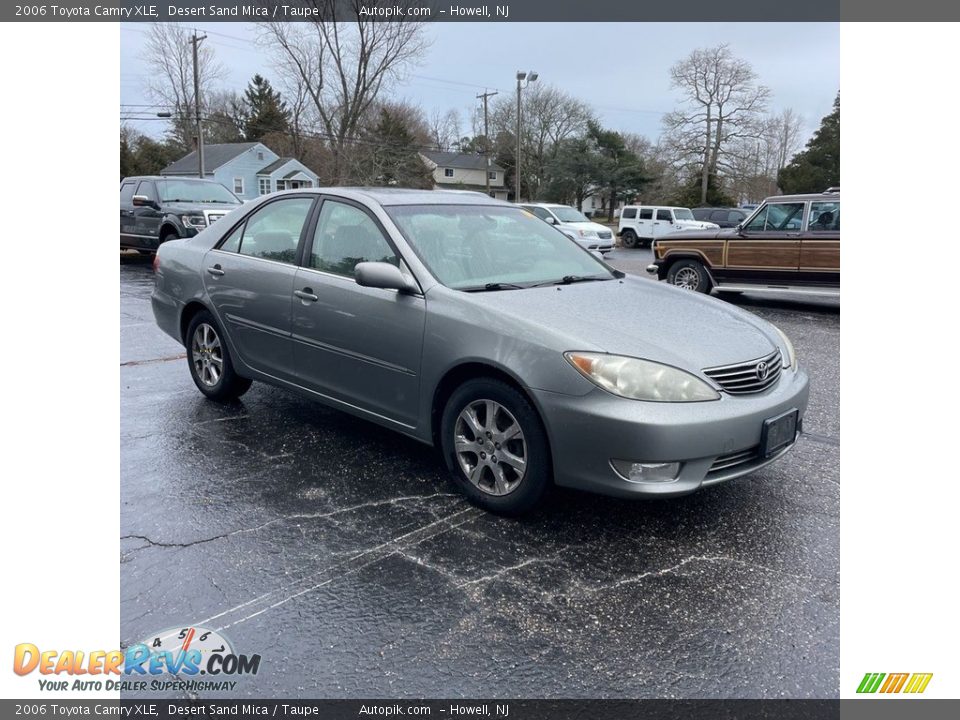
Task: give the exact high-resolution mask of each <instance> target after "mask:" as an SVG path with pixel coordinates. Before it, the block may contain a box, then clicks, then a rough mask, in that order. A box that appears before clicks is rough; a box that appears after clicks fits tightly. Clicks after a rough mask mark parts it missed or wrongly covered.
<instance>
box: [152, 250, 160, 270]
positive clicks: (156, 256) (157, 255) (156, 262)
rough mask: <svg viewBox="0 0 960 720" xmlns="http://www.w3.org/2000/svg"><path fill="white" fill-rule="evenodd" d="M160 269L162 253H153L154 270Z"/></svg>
mask: <svg viewBox="0 0 960 720" xmlns="http://www.w3.org/2000/svg"><path fill="white" fill-rule="evenodd" d="M159 269H160V253H159V252H155V253H154V254H153V271H154V272H157V271H158V270H159Z"/></svg>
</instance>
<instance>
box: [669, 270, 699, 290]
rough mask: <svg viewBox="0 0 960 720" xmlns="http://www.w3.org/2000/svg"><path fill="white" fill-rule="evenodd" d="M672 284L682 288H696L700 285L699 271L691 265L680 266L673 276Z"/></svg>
mask: <svg viewBox="0 0 960 720" xmlns="http://www.w3.org/2000/svg"><path fill="white" fill-rule="evenodd" d="M673 284H674V285H676V286H677V287H680V288H683V289H684V290H696V289H697V288H698V287H700V273H698V272H697V271H696V270H695V269H694V268H692V267H684V268H680V269H679V270H677V274H676V275H675V276H674V278H673Z"/></svg>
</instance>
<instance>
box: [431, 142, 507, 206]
mask: <svg viewBox="0 0 960 720" xmlns="http://www.w3.org/2000/svg"><path fill="white" fill-rule="evenodd" d="M420 157H421V158H422V159H423V161H424V162H425V163H426V164H427V167H428V168H430V171H431V172H432V173H433V187H434V189H435V190H479V191H480V192H486V191H487V183H486V177H487V175H489V177H490V197H495V198H497V199H498V200H506V199H507V194H508V191H507V188H506V186H505V185H504V177H503V176H504V172H505V170H504V169H503V168H502V167H500V166H499V165H497V164H496V163H495V162H493V160H491V159H488V158H487V157H486V156H484V155H471V154H468V153H455V152H441V151H437V150H422V151H421V152H420Z"/></svg>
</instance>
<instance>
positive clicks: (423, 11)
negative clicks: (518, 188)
mask: <svg viewBox="0 0 960 720" xmlns="http://www.w3.org/2000/svg"><path fill="white" fill-rule="evenodd" d="M28 3H29V4H28ZM358 17H359V18H360V19H362V20H373V21H394V22H395V21H413V22H537V23H543V22H657V21H681V22H759V21H819V22H822V21H839V20H858V21H862V20H876V21H922V20H956V19H960V4H958V3H945V2H943V0H913V2H910V3H905V2H902V0H843V2H840V0H800V1H794V2H782V1H777V0H726V2H717V0H680V1H679V2H661V1H659V0H656V1H655V0H499V2H489V3H485V2H482V1H474V2H470V1H469V0H468V1H467V2H449V1H446V2H445V1H443V0H247V1H244V0H162V1H161V2H153V3H150V2H132V1H131V0H99V1H97V0H63V2H57V3H46V2H32V3H31V2H29V0H27V2H25V3H24V4H6V3H4V4H3V6H2V7H0V21H4V22H10V21H19V20H23V21H31V22H34V21H53V22H64V21H73V22H117V21H123V22H170V21H174V22H186V23H196V22H211V21H214V22H268V21H301V22H309V21H319V20H343V21H356V19H357V18H358Z"/></svg>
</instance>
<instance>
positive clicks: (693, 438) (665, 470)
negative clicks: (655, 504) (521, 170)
mask: <svg viewBox="0 0 960 720" xmlns="http://www.w3.org/2000/svg"><path fill="white" fill-rule="evenodd" d="M155 268H156V286H155V290H154V293H153V309H154V314H155V316H156V320H157V323H158V324H159V326H160V327H161V328H162V329H163V330H164V331H165V332H167V333H168V334H169V335H171V336H172V337H174V338H175V339H176V340H178V341H179V342H181V343H183V344H184V346H185V347H186V349H187V360H188V363H187V364H188V367H189V370H190V373H191V375H192V376H193V380H194V382H195V383H196V385H197V387H198V388H199V390H200V391H201V392H202V393H204V394H205V395H206V396H207V397H209V398H211V399H213V400H216V401H233V400H236V398H238V397H239V396H241V395H242V394H243V393H244V392H246V390H247V389H248V388H249V387H250V384H251V382H252V381H255V380H256V381H260V382H265V383H270V384H272V385H277V386H279V387H283V388H287V389H289V390H292V391H295V392H298V393H301V394H303V395H305V396H306V397H308V398H311V399H314V400H317V401H319V402H322V403H325V404H327V405H330V406H332V407H335V408H338V409H340V410H343V411H345V412H348V413H351V414H354V415H357V416H359V417H362V418H365V419H367V420H370V421H372V422H375V423H378V424H380V425H384V426H386V427H388V428H392V429H393V430H396V431H398V432H401V433H404V434H406V435H409V436H411V437H413V438H416V439H417V440H420V441H422V442H424V443H427V444H429V445H433V446H435V447H437V448H438V449H439V451H440V452H441V453H442V455H443V458H444V460H445V461H446V463H447V465H448V466H449V468H450V471H451V474H452V477H453V479H454V481H455V482H456V484H457V485H458V486H459V487H460V488H461V489H462V490H463V492H464V493H465V494H466V495H467V496H468V497H469V498H470V499H471V500H473V501H474V502H475V503H477V504H478V505H481V506H483V507H485V508H488V509H490V510H493V511H495V512H501V513H512V514H516V513H521V512H525V511H527V510H529V509H530V508H532V507H533V506H534V505H535V504H536V503H537V502H538V501H539V500H540V499H541V498H542V496H543V494H544V492H545V491H546V490H547V489H548V488H549V487H550V486H551V485H552V484H556V485H562V486H568V487H575V488H581V489H584V490H590V491H594V492H600V493H606V494H613V495H619V496H624V497H638V496H651V495H660V496H671V495H680V494H684V493H688V492H691V491H694V490H696V489H698V488H700V487H702V486H705V485H710V484H714V483H718V482H721V481H724V480H729V479H731V478H735V477H738V476H741V475H744V474H746V473H749V472H752V471H754V470H756V469H758V468H760V467H762V466H764V465H766V464H767V463H770V462H772V461H774V460H776V459H777V458H778V457H780V456H781V455H783V454H784V453H785V452H787V450H789V448H790V447H791V446H792V445H793V443H794V442H795V440H796V437H797V436H798V434H799V432H800V427H801V422H802V419H803V414H804V411H805V410H806V405H807V394H808V387H807V376H806V374H805V373H804V372H803V371H802V370H800V369H799V368H798V367H797V360H796V356H795V354H794V350H793V347H792V345H791V344H790V341H789V340H788V339H787V337H786V336H785V335H784V334H783V333H782V332H780V331H779V330H778V329H777V328H776V327H774V326H773V325H770V324H769V323H767V322H764V321H763V320H760V319H758V318H757V317H755V316H753V315H750V314H749V313H746V312H744V311H741V310H739V309H737V308H735V307H733V306H731V305H728V304H726V303H724V302H722V301H720V300H716V299H713V298H710V297H704V296H702V295H698V294H695V293H692V292H689V291H685V290H680V289H677V288H674V287H670V286H667V285H663V284H659V283H652V282H650V281H649V280H644V279H640V278H635V277H631V276H627V275H624V274H623V273H622V272H619V271H617V270H614V269H612V268H610V267H609V266H608V265H606V264H605V263H604V262H603V261H602V260H600V259H599V258H598V257H596V256H595V255H594V254H592V253H590V252H587V251H586V250H584V249H583V248H581V247H580V246H578V245H577V243H575V242H573V241H572V240H570V239H568V238H566V237H565V236H563V235H562V234H560V233H558V232H557V231H556V230H554V229H553V228H551V227H549V226H548V225H546V224H545V223H543V222H541V221H540V220H538V219H537V218H535V217H533V216H531V215H530V214H529V213H527V212H525V211H524V210H522V209H521V208H518V207H516V206H514V205H510V204H507V203H504V202H499V201H496V200H492V199H491V198H489V197H486V196H485V195H482V194H479V193H476V194H473V193H463V192H441V191H418V190H399V189H366V190H363V189H359V190H358V189H342V188H327V189H314V190H297V191H289V192H285V193H275V194H271V195H269V196H266V197H263V198H260V199H258V200H255V201H253V202H250V203H248V204H246V205H244V206H243V207H242V208H240V209H238V210H235V211H234V212H232V213H231V214H230V215H228V216H226V217H225V218H223V219H222V220H220V221H219V222H217V223H216V224H215V225H214V226H212V227H211V228H209V229H207V230H204V231H203V232H201V233H200V234H199V235H197V236H196V237H193V238H188V239H183V240H175V241H172V242H168V243H165V244H163V245H162V246H161V247H160V250H159V252H158V255H157V259H156V262H155ZM611 308H637V309H642V310H643V311H642V312H622V311H618V310H612V309H611Z"/></svg>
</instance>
